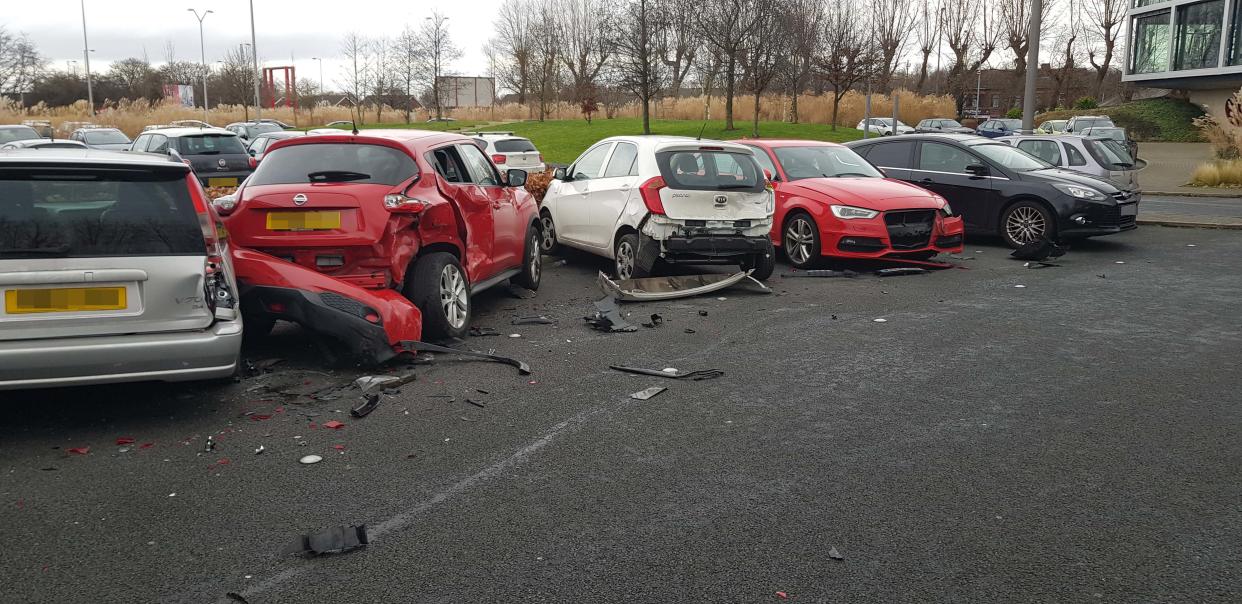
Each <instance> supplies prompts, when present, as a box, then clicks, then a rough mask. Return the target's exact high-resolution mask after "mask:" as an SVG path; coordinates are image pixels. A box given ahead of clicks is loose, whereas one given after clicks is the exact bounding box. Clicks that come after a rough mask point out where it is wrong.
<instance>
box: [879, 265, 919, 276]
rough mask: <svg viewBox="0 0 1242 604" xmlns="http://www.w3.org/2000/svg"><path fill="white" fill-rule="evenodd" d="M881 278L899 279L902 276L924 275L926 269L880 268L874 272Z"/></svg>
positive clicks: (905, 267)
mask: <svg viewBox="0 0 1242 604" xmlns="http://www.w3.org/2000/svg"><path fill="white" fill-rule="evenodd" d="M875 274H877V275H879V276H881V277H900V276H902V275H926V274H927V269H925V268H919V267H917V266H901V267H896V268H882V269H880V270H878V271H876V272H875Z"/></svg>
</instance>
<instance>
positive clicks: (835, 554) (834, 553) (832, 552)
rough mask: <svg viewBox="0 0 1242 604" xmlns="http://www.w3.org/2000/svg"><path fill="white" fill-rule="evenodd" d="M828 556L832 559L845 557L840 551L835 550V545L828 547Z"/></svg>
mask: <svg viewBox="0 0 1242 604" xmlns="http://www.w3.org/2000/svg"><path fill="white" fill-rule="evenodd" d="M828 557H829V558H832V559H833V560H844V559H845V556H842V555H841V552H839V551H837V548H835V547H830V548H828Z"/></svg>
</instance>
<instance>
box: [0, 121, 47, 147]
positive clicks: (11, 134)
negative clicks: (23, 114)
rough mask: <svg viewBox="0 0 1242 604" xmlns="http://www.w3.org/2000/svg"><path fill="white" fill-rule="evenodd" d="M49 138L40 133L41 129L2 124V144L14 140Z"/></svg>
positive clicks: (0, 127) (0, 139)
mask: <svg viewBox="0 0 1242 604" xmlns="http://www.w3.org/2000/svg"><path fill="white" fill-rule="evenodd" d="M40 138H47V137H44V136H40V135H39V131H37V130H35V129H34V128H31V127H30V126H20V125H16V124H15V125H9V126H0V145H2V144H4V143H11V142H13V141H25V140H34V139H40Z"/></svg>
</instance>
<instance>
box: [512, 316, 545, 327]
mask: <svg viewBox="0 0 1242 604" xmlns="http://www.w3.org/2000/svg"><path fill="white" fill-rule="evenodd" d="M509 323H510V324H511V325H556V321H554V320H552V319H549V318H547V317H545V316H543V315H539V316H537V317H518V318H516V319H514V320H512V321H510V322H509Z"/></svg>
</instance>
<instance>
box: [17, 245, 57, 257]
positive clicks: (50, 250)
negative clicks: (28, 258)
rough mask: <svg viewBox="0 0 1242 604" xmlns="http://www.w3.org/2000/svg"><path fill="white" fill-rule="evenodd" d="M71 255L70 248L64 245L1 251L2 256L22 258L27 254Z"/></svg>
mask: <svg viewBox="0 0 1242 604" xmlns="http://www.w3.org/2000/svg"><path fill="white" fill-rule="evenodd" d="M68 253H69V246H67V245H62V246H58V247H32V248H25V249H22V248H17V249H11V250H0V256H21V255H26V254H31V255H34V254H37V255H40V256H64V255H65V254H68Z"/></svg>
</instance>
